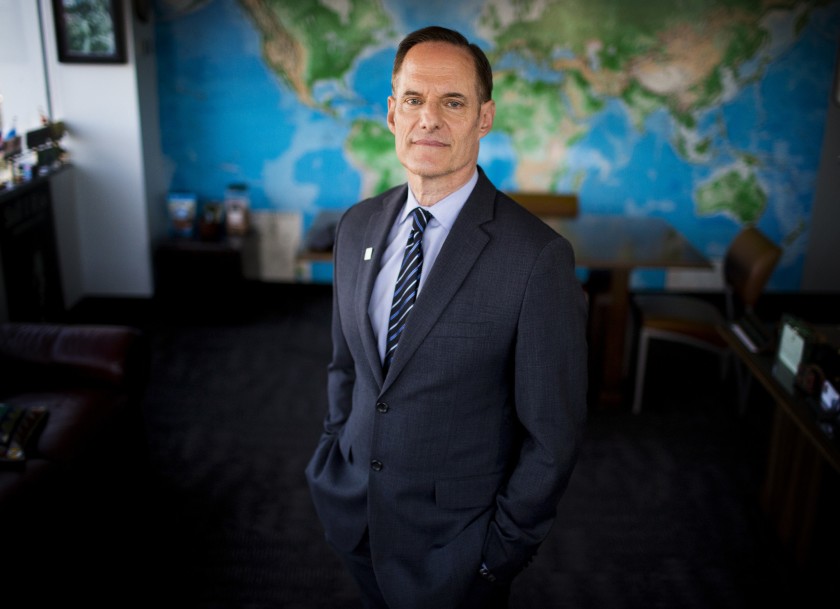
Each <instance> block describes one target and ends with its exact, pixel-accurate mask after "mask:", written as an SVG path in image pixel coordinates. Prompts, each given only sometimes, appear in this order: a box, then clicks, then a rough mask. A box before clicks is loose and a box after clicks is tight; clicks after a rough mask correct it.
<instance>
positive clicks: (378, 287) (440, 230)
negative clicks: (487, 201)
mask: <svg viewBox="0 0 840 609" xmlns="http://www.w3.org/2000/svg"><path fill="white" fill-rule="evenodd" d="M477 182H478V171H475V173H473V175H472V177H471V178H470V179H469V181H468V182H467V183H466V184H464V185H463V186H462V187H461V188H459V189H458V190H456V191H455V192H453V193H452V194H450V195H447V196H446V197H444V198H443V199H441V200H440V201H438V202H437V203H435V204H434V205H432V206H431V207H427V208H426V209H428V210H429V211H430V212H431V213H432V216H434V217H433V218H432V219H431V220H429V224H428V226H427V227H426V230H425V231H424V232H423V269H422V271H421V273H420V284H419V286H418V288H417V294H418V295H419V294H420V292H421V291H422V290H423V284H425V282H426V278H427V277H428V276H429V272H430V271H431V270H432V267H433V266H434V264H435V260H437V257H438V254H439V253H440V249H441V247H443V242H444V241H445V240H446V237H447V236H448V235H449V231H450V230H451V229H452V225H453V224H454V223H455V219H456V218H457V217H458V214H459V213H461V208H462V207H464V203H466V202H467V199H468V198H469V196H470V194H471V193H472V191H473V188H475V185H476V183H477ZM419 205H420V204H419V203H418V202H417V199H416V198H415V197H414V193H412V192H411V188H409V189H408V198H407V199H406V202H405V205H403V208H402V211H401V212H400V213H399V214H398V215H397V219H396V221H395V222H394V225H393V226H392V227H391V231H390V232H389V233H388V240H387V241H386V243H385V252H384V253H383V254H382V266H381V267H380V268H379V274H378V275H377V276H376V282H375V283H374V284H373V293H372V294H371V297H370V303H369V304H368V316H369V317H370V323H371V326H372V327H373V332H374V334H375V335H376V340H377V344H378V345H379V359H380V361H381V360H382V359H383V358H384V357H385V342H386V334H387V330H388V317H389V316H390V313H391V302H392V300H393V298H394V284H395V283H396V281H397V274H398V273H399V272H400V264H401V263H402V259H403V253H404V251H405V244H406V242H407V241H408V235H409V233H410V232H411V221H410V220H408V216H409V214H410V213H411V212H412V210H413V209H414V208H415V207H419Z"/></svg>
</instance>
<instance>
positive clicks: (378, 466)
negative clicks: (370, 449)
mask: <svg viewBox="0 0 840 609" xmlns="http://www.w3.org/2000/svg"><path fill="white" fill-rule="evenodd" d="M370 468H371V469H372V470H373V471H375V472H379V471H382V461H380V460H379V459H374V460H373V461H371V462H370Z"/></svg>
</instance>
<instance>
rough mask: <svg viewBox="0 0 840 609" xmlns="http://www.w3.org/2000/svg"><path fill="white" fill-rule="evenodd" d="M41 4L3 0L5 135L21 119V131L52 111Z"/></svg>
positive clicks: (0, 38)
mask: <svg viewBox="0 0 840 609" xmlns="http://www.w3.org/2000/svg"><path fill="white" fill-rule="evenodd" d="M39 27H40V25H39V22H38V4H37V3H35V2H21V1H20V0H0V96H3V98H4V99H3V104H2V117H0V119H2V125H0V128H2V132H3V135H5V134H6V133H7V132H8V131H9V129H11V127H12V124H13V122H14V121H15V119H17V130H18V134H19V135H20V134H23V133H25V132H26V131H29V130H30V129H34V128H37V127H39V126H40V118H41V116H40V113H41V112H43V113H49V108H48V102H47V92H46V83H45V81H44V61H43V54H42V53H41V37H40V36H39V35H38V31H39Z"/></svg>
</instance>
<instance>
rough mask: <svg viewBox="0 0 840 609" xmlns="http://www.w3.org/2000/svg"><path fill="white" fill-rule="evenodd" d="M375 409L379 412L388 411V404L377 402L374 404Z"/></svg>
mask: <svg viewBox="0 0 840 609" xmlns="http://www.w3.org/2000/svg"><path fill="white" fill-rule="evenodd" d="M376 410H377V411H379V412H381V413H382V414H385V413H386V412H388V404H386V403H385V402H379V403H377V404H376Z"/></svg>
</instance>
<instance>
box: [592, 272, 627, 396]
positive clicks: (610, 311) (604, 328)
mask: <svg viewBox="0 0 840 609" xmlns="http://www.w3.org/2000/svg"><path fill="white" fill-rule="evenodd" d="M629 283H630V270H629V269H613V270H598V271H593V272H592V273H591V274H590V281H589V321H590V326H589V349H590V360H589V361H590V368H591V374H590V395H591V396H592V397H593V401H594V403H597V404H598V405H601V406H618V405H620V404H622V403H623V401H624V391H623V384H624V358H625V348H626V333H627V321H628V318H629V314H630V290H629Z"/></svg>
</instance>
